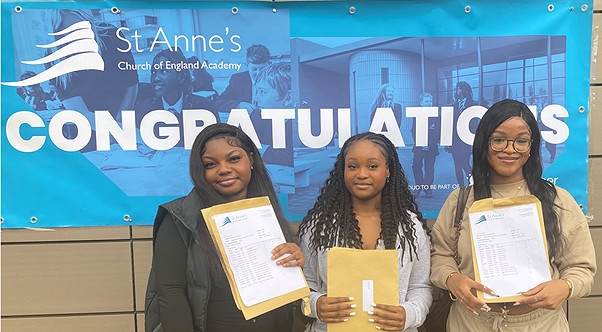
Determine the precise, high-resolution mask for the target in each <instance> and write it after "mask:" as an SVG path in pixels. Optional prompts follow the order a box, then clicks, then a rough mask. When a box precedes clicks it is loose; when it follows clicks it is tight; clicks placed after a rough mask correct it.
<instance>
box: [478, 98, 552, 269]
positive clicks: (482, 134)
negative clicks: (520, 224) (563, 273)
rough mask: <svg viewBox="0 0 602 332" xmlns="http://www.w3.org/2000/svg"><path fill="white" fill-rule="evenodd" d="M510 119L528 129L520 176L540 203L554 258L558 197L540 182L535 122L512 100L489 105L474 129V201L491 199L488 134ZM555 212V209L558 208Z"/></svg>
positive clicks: (539, 136)
mask: <svg viewBox="0 0 602 332" xmlns="http://www.w3.org/2000/svg"><path fill="white" fill-rule="evenodd" d="M512 117H519V118H521V119H523V120H524V121H525V122H526V123H527V125H528V126H529V131H530V132H531V139H532V140H533V142H532V144H531V151H530V155H529V158H528V159H527V162H526V163H525V164H524V165H523V175H524V177H525V181H526V183H527V186H528V187H529V191H530V192H531V194H532V195H534V196H535V197H537V198H538V199H539V200H540V201H541V208H542V210H543V218H544V225H545V229H546V239H547V240H548V247H549V248H548V249H549V253H548V255H549V258H550V259H551V258H552V257H554V254H555V251H556V250H555V248H556V241H558V240H559V239H560V226H559V223H558V215H557V214H556V211H555V207H558V206H557V205H556V204H554V200H555V199H556V197H557V196H558V193H557V192H556V187H554V185H553V184H552V183H550V182H548V181H546V180H544V179H542V178H541V176H542V174H543V167H542V164H541V154H540V147H541V133H540V132H539V127H538V125H537V120H536V119H535V116H534V115H533V113H532V112H531V110H530V109H529V108H528V107H527V105H525V104H523V103H521V102H519V101H516V100H513V99H504V100H501V101H499V102H497V103H495V104H493V105H492V106H491V107H490V108H489V110H487V112H485V115H483V118H482V119H481V122H480V123H479V126H478V127H477V130H476V133H475V138H474V143H473V146H472V158H473V166H472V178H473V181H474V198H475V201H476V200H479V199H483V198H488V197H491V188H490V182H489V172H490V169H491V166H490V165H489V163H488V162H487V151H488V150H489V137H490V136H491V133H493V131H494V130H495V129H496V128H497V127H499V126H500V125H501V124H502V123H504V122H505V121H506V120H508V119H510V118H512ZM558 208H559V207H558Z"/></svg>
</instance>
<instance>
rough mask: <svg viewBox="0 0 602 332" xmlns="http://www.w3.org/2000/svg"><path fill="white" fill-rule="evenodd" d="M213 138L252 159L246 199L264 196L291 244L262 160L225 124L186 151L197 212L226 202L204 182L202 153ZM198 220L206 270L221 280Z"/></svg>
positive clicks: (209, 129)
mask: <svg viewBox="0 0 602 332" xmlns="http://www.w3.org/2000/svg"><path fill="white" fill-rule="evenodd" d="M216 139H225V140H226V141H227V142H228V144H229V145H231V146H236V147H239V148H241V149H243V150H245V152H246V153H247V156H249V158H250V159H251V160H252V165H253V170H252V171H251V180H250V181H249V185H248V187H247V197H248V198H252V197H261V196H268V197H269V198H270V201H271V203H272V206H273V207H274V212H275V213H276V217H277V218H278V222H279V223H280V228H281V229H282V232H283V233H284V237H285V238H286V241H287V242H292V239H293V234H292V231H291V229H290V226H289V224H288V222H287V220H286V218H285V217H284V214H283V213H282V209H281V208H280V204H279V203H278V198H277V197H276V192H275V191H274V186H273V185H272V180H271V179H270V177H269V175H268V171H267V169H266V167H265V164H264V163H263V159H261V155H260V154H259V151H258V150H257V147H256V146H255V144H254V143H253V141H252V140H251V138H249V136H248V135H247V134H245V133H244V132H243V131H242V130H241V129H239V128H237V127H235V126H232V125H229V124H225V123H217V124H212V125H210V126H207V127H206V128H204V129H203V130H202V131H201V132H200V133H199V135H198V136H197V137H196V139H195V140H194V144H193V145H192V150H191V151H190V177H191V178H192V182H193V183H194V190H195V191H196V192H197V194H198V196H199V198H200V201H201V206H199V207H198V208H199V210H200V209H204V208H206V207H210V206H213V205H216V204H221V203H226V202H227V200H226V199H225V198H224V197H223V196H222V195H221V194H220V193H219V192H218V191H217V190H215V189H214V188H213V187H212V186H210V185H209V183H207V180H206V179H205V170H204V165H203V160H202V157H203V154H204V153H205V147H206V144H207V142H209V141H211V140H216ZM199 218H200V220H199V221H198V223H197V225H198V231H199V233H200V235H201V240H202V243H201V246H202V247H203V249H204V250H205V252H206V253H207V254H206V255H205V258H206V260H207V263H208V265H209V267H210V272H211V275H212V277H213V278H214V279H215V280H224V278H225V275H224V272H223V269H222V267H221V265H220V262H219V259H218V255H217V250H216V249H215V246H214V245H213V242H212V241H211V236H210V235H209V230H208V229H207V225H206V224H205V221H204V220H203V216H202V215H201V214H199Z"/></svg>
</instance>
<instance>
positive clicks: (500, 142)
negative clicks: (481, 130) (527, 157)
mask: <svg viewBox="0 0 602 332" xmlns="http://www.w3.org/2000/svg"><path fill="white" fill-rule="evenodd" d="M510 142H512V147H513V148H514V151H516V152H527V151H529V149H530V148H531V143H532V142H533V140H532V139H526V138H517V139H505V138H502V137H489V146H491V149H492V150H493V151H497V152H501V151H504V150H505V149H506V148H507V147H508V143H510Z"/></svg>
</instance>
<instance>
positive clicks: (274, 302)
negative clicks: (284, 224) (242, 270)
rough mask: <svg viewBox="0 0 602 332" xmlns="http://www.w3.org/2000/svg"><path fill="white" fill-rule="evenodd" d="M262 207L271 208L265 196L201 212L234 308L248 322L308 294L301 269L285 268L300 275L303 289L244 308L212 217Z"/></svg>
mask: <svg viewBox="0 0 602 332" xmlns="http://www.w3.org/2000/svg"><path fill="white" fill-rule="evenodd" d="M263 206H269V207H270V208H271V203H270V199H269V198H268V197H267V196H264V197H256V198H248V199H243V200H238V201H236V202H232V203H226V204H220V205H216V206H212V207H210V208H206V209H202V210H201V213H202V214H203V217H204V218H205V223H206V224H207V227H208V228H209V233H210V234H211V239H212V240H213V244H214V245H215V246H216V248H217V251H218V255H219V259H220V262H221V264H222V267H223V268H224V272H225V273H226V277H227V279H228V283H229V284H230V289H231V290H232V295H233V296H234V301H235V302H236V306H237V307H238V309H240V310H241V311H242V313H243V315H244V317H245V319H247V320H249V319H251V318H253V317H257V316H259V315H261V314H264V313H266V312H268V311H271V310H273V309H276V308H278V307H281V306H283V305H285V304H288V303H291V302H293V301H295V300H298V299H301V298H304V297H307V296H309V294H310V290H309V286H308V285H307V282H306V281H305V277H304V276H303V271H302V270H301V268H298V267H297V268H290V267H287V268H286V269H296V270H297V271H298V273H299V274H300V278H302V279H303V284H304V286H303V287H300V288H298V289H293V290H291V291H290V292H288V293H285V294H283V295H280V296H277V297H273V298H270V299H268V300H265V301H262V302H259V303H257V304H254V305H250V306H246V305H245V304H244V302H243V299H242V297H241V294H240V292H239V289H238V286H237V284H236V280H235V278H234V272H233V271H232V268H231V266H230V263H231V262H229V261H228V258H227V254H226V250H225V248H224V245H223V242H222V239H221V236H220V233H219V230H218V227H219V226H218V224H217V222H216V220H214V218H213V217H214V216H216V215H220V214H224V213H230V212H236V211H244V210H245V209H251V208H257V207H263ZM274 222H276V223H277V222H278V221H277V220H276V219H275V218H274ZM222 226H223V225H222ZM282 237H284V236H282Z"/></svg>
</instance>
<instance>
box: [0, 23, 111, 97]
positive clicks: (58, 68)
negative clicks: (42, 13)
mask: <svg viewBox="0 0 602 332" xmlns="http://www.w3.org/2000/svg"><path fill="white" fill-rule="evenodd" d="M48 35H50V36H55V38H59V37H60V38H59V39H58V40H56V41H54V42H52V43H50V44H46V45H36V47H38V48H43V49H47V50H50V49H52V48H56V49H57V50H56V51H55V52H53V53H50V54H48V55H46V56H44V57H43V58H41V59H38V60H29V61H27V60H24V61H21V63H23V64H26V65H48V64H52V63H54V62H56V61H58V62H56V63H55V64H54V65H52V66H51V67H48V66H47V68H48V69H46V70H45V71H43V72H41V73H39V74H37V75H35V76H32V77H29V78H27V79H24V80H22V81H18V82H3V83H2V84H4V85H8V86H28V85H35V84H39V83H42V82H46V81H49V80H51V79H53V78H57V77H59V76H61V75H65V74H69V73H73V72H76V71H81V70H99V71H103V70H104V68H105V64H104V61H103V60H102V57H101V56H100V53H99V51H98V50H99V47H98V44H97V43H96V41H95V40H94V31H92V25H91V24H90V22H88V21H80V22H77V23H75V24H73V25H71V26H69V27H67V28H66V29H64V30H62V31H58V32H52V33H48Z"/></svg>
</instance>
